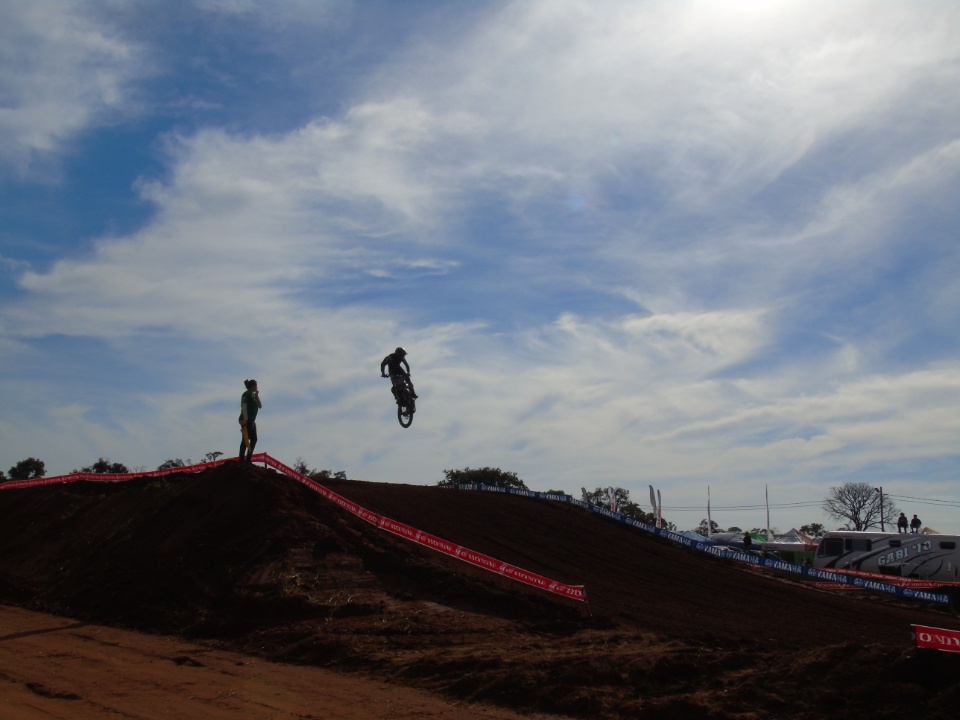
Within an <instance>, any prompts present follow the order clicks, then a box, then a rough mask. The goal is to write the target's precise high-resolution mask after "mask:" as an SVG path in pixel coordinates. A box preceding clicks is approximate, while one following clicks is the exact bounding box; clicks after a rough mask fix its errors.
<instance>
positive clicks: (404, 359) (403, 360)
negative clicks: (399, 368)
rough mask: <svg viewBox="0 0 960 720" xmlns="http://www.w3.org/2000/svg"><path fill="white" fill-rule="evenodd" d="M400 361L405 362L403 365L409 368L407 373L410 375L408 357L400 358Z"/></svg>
mask: <svg viewBox="0 0 960 720" xmlns="http://www.w3.org/2000/svg"><path fill="white" fill-rule="evenodd" d="M400 362H402V363H403V366H404V367H405V368H406V370H407V375H409V374H410V363H408V362H407V359H406V358H403V359H402V360H400Z"/></svg>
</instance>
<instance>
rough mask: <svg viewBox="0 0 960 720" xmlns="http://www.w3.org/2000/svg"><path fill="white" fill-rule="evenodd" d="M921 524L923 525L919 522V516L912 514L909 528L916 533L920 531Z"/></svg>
mask: <svg viewBox="0 0 960 720" xmlns="http://www.w3.org/2000/svg"><path fill="white" fill-rule="evenodd" d="M921 525H923V523H922V522H920V518H918V517H917V516H916V515H914V516H913V520H911V521H910V529H911V530H913V531H914V532H915V533H918V532H920V526H921Z"/></svg>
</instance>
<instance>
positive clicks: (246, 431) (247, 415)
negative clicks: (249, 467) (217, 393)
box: [240, 380, 263, 462]
mask: <svg viewBox="0 0 960 720" xmlns="http://www.w3.org/2000/svg"><path fill="white" fill-rule="evenodd" d="M243 384H244V386H245V387H246V388H247V389H246V391H244V393H243V395H241V396H240V430H241V432H242V433H243V440H241V442H240V460H241V461H243V460H246V461H247V462H253V448H254V447H256V445H257V412H258V411H259V410H260V408H262V407H263V404H262V403H261V402H260V388H258V387H257V381H256V380H244V381H243Z"/></svg>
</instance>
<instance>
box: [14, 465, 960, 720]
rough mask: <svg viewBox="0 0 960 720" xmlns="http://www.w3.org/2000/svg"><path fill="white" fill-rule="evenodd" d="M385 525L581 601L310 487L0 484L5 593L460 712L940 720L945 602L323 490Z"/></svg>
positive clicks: (525, 511) (944, 712)
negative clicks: (844, 591)
mask: <svg viewBox="0 0 960 720" xmlns="http://www.w3.org/2000/svg"><path fill="white" fill-rule="evenodd" d="M325 484H326V485H327V487H329V488H330V489H332V490H334V491H336V492H338V493H340V494H342V495H344V496H345V497H347V498H349V499H351V500H354V501H356V502H358V503H360V504H361V505H364V506H365V507H367V508H369V509H371V510H373V511H375V512H378V513H382V514H384V515H387V516H389V517H391V518H393V519H395V520H399V521H401V522H404V523H407V524H409V525H413V526H414V527H417V528H419V529H422V530H425V531H427V532H430V533H433V534H435V535H438V536H440V537H442V538H445V539H448V540H451V541H454V542H457V543H459V544H461V545H464V546H467V547H470V548H472V549H474V550H477V551H480V552H483V553H486V554H489V555H492V556H494V557H496V558H498V559H500V560H504V561H507V562H510V563H513V564H515V565H518V566H520V567H522V568H525V569H527V570H532V571H534V572H538V573H541V574H543V575H546V576H548V577H551V578H554V579H556V580H560V581H563V582H567V583H573V584H583V585H585V586H586V588H587V594H588V602H587V603H586V604H583V603H579V602H576V601H572V600H565V599H560V598H555V597H553V596H551V595H550V594H548V593H545V592H543V591H539V590H536V589H533V588H527V587H525V586H523V585H521V584H519V583H516V582H514V581H511V580H507V579H504V578H500V577H498V576H495V575H491V574H489V573H485V572H483V571H480V570H477V569H474V568H472V567H471V566H469V565H467V564H465V563H462V562H460V561H458V560H455V559H448V558H445V557H444V556H442V555H440V554H439V553H435V552H433V551H431V550H427V549H423V548H420V547H418V546H415V545H413V544H411V543H408V542H406V541H404V540H401V539H399V538H395V537H393V536H391V535H389V534H387V533H384V532H382V531H380V530H377V529H376V528H374V527H372V526H370V525H368V524H367V523H364V522H363V521H361V520H359V519H356V518H354V517H352V516H351V515H349V514H347V513H346V512H344V511H342V510H340V509H339V508H337V507H335V506H333V505H332V504H330V503H328V502H327V501H325V500H324V499H323V498H321V497H320V496H318V495H317V494H315V493H313V492H311V491H310V490H308V489H307V488H305V487H303V486H301V485H299V484H297V483H295V482H292V481H290V480H288V479H286V478H284V477H282V476H279V475H277V474H275V473H273V472H272V471H268V470H264V469H262V468H260V469H258V468H248V469H245V470H241V469H240V468H238V467H237V466H236V465H233V464H229V465H224V466H221V467H219V468H216V469H213V470H210V471H207V472H205V473H202V474H199V475H174V476H168V477H167V478H165V479H163V480H142V481H133V482H128V483H122V484H117V485H111V484H101V483H76V484H72V485H65V486H52V487H46V488H36V489H30V490H16V491H7V492H0V547H2V548H3V553H2V554H0V602H7V603H13V604H19V605H21V606H24V607H29V608H31V609H36V610H44V611H47V612H54V613H58V614H61V615H65V616H69V617H73V618H78V619H82V620H85V621H89V622H97V623H101V624H108V625H113V626H117V627H125V628H131V629H141V630H148V631H152V632H158V633H178V634H180V635H183V636H186V637H190V638H193V639H200V640H203V641H205V642H214V643H216V644H218V645H219V646H222V647H224V648H229V649H238V650H242V651H244V652H246V653H250V654H255V655H261V656H264V657H268V658H272V659H277V660H285V661H288V662H298V663H305V664H315V665H320V666H326V667H333V668H337V669H340V670H343V671H353V672H358V673H363V674H368V675H373V676H376V677H378V678H383V679H386V680H391V681H394V682H400V683H403V684H406V685H409V686H411V687H417V688H421V689H427V690H431V691H435V692H440V693H443V694H446V695H448V696H452V697H456V698H460V699H463V700H466V701H470V702H489V703H495V704H500V705H502V706H504V707H509V708H513V709H518V710H527V711H532V710H537V711H542V712H553V713H562V714H568V715H571V716H577V717H590V718H627V717H636V716H637V715H638V714H640V713H641V712H642V713H643V715H644V716H648V717H664V718H666V717H669V718H685V717H691V718H692V717H696V718H698V720H702V719H703V718H761V717H779V718H819V717H825V716H827V715H835V714H837V713H856V714H857V715H860V714H867V713H869V714H870V715H872V716H875V717H894V716H898V717H899V716H905V715H906V714H907V713H917V712H920V713H921V714H922V715H923V716H925V717H926V718H939V717H943V718H946V717H950V718H953V717H954V716H955V709H956V707H957V706H958V703H960V672H958V671H960V656H955V655H945V654H934V653H921V652H918V651H916V650H914V649H913V648H912V647H911V643H910V634H909V625H910V623H922V624H928V625H934V626H938V627H947V628H954V629H960V619H958V617H957V615H956V614H955V613H954V612H953V611H944V610H938V609H936V608H932V607H929V606H924V605H918V604H903V603H897V602H891V601H890V600H887V599H878V598H874V597H862V596H852V595H843V596H838V595H834V594H830V593H827V592H822V591H817V590H812V589H809V588H807V587H805V586H802V585H799V584H797V583H794V582H788V581H786V580H782V579H777V578H772V577H769V576H767V575H764V574H760V573H757V572H755V571H751V570H748V569H742V568H740V567H737V566H736V565H734V564H732V563H728V562H724V561H720V560H717V559H714V558H710V557H704V556H701V555H699V554H697V553H693V552H691V551H688V550H686V549H683V548H679V547H676V546H674V545H672V544H670V543H667V542H665V541H661V540H658V539H655V538H651V537H649V536H647V535H645V534H644V533H642V532H640V531H637V530H634V529H632V528H628V527H625V526H622V525H620V524H618V523H616V522H613V521H610V520H607V519H604V518H601V517H599V516H596V515H594V514H592V513H589V512H586V511H584V510H582V509H579V508H576V507H571V506H569V505H565V504H562V503H553V502H548V501H540V500H534V499H529V498H517V497H511V496H504V495H498V494H486V493H471V492H458V491H452V490H444V489H440V488H436V487H420V486H408V485H392V484H383V483H365V482H354V481H327V482H326V483H325Z"/></svg>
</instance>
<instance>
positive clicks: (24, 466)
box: [8, 457, 47, 480]
mask: <svg viewBox="0 0 960 720" xmlns="http://www.w3.org/2000/svg"><path fill="white" fill-rule="evenodd" d="M8 472H9V473H10V479H11V480H34V479H36V478H42V477H43V476H44V475H46V474H47V469H46V467H45V466H44V464H43V460H37V458H33V457H29V458H27V459H26V460H21V461H20V462H18V463H17V464H16V465H14V466H13V467H12V468H10V470H9V471H8Z"/></svg>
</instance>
